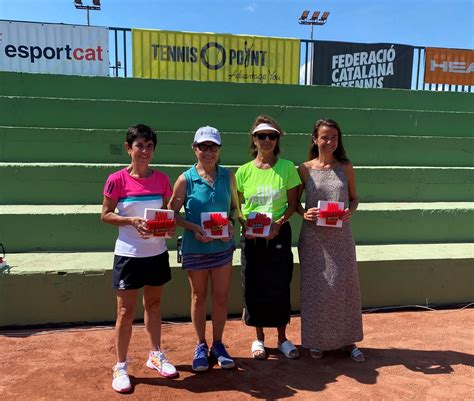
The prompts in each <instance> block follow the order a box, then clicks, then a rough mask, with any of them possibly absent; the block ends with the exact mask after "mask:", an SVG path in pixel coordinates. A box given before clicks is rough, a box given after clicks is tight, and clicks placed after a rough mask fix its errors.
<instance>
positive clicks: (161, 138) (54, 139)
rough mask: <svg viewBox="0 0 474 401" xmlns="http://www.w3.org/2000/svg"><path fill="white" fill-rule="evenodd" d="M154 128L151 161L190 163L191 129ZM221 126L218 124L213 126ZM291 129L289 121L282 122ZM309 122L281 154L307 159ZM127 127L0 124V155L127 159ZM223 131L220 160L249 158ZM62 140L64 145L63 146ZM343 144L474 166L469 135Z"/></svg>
mask: <svg viewBox="0 0 474 401" xmlns="http://www.w3.org/2000/svg"><path fill="white" fill-rule="evenodd" d="M196 128H197V126H196V127H195V128H194V129H193V130H188V131H173V130H171V131H163V130H160V131H159V132H158V147H157V151H156V154H155V162H156V163H162V164H191V163H194V154H193V152H192V151H191V148H190V144H191V142H192V141H193V137H194V131H195V129H196ZM218 128H220V127H218ZM287 129H288V130H292V129H293V128H292V127H291V126H289V127H287ZM310 130H311V126H308V127H306V133H301V132H300V133H298V132H293V131H290V132H289V133H288V134H287V135H286V136H285V137H284V138H283V139H282V141H281V148H282V154H281V156H282V157H284V158H286V159H290V160H293V162H294V163H296V164H300V163H301V162H303V161H305V160H307V158H308V150H309V145H310V143H311V138H310V133H309V132H310ZM125 132H126V126H124V127H122V128H121V129H80V128H78V129H75V128H41V127H9V126H0V160H2V161H5V162H74V163H128V161H129V158H128V155H127V154H126V152H125V150H124V146H123V143H124V142H125ZM222 133H223V148H222V151H221V161H222V163H225V164H235V165H238V164H242V163H244V162H246V161H248V160H249V158H250V155H249V152H248V149H249V143H250V140H249V134H248V132H245V131H241V132H235V131H226V132H224V131H223V132H222ZM65 143H66V144H67V145H65ZM344 147H345V148H346V151H347V154H348V156H349V158H350V159H351V160H352V162H353V163H354V165H364V166H453V167H473V166H474V138H473V137H446V136H401V135H380V134H379V133H378V132H377V131H374V132H373V133H372V134H367V135H362V134H360V135H357V134H352V133H351V132H350V131H348V130H344Z"/></svg>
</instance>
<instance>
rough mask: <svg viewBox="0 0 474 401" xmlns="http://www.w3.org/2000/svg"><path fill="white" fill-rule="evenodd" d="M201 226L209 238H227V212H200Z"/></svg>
mask: <svg viewBox="0 0 474 401" xmlns="http://www.w3.org/2000/svg"><path fill="white" fill-rule="evenodd" d="M201 227H202V228H203V229H204V230H205V231H206V234H207V236H208V237H210V238H215V239H219V238H227V237H228V236H229V218H228V217H227V212H202V213H201Z"/></svg>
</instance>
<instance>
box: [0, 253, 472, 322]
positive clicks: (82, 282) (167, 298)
mask: <svg viewBox="0 0 474 401" xmlns="http://www.w3.org/2000/svg"><path fill="white" fill-rule="evenodd" d="M440 248H443V249H442V250H441V251H440ZM451 248H454V249H453V251H454V253H455V256H447V255H449V254H450V253H453V251H451V252H450V249H451ZM420 249H421V250H420ZM428 252H429V253H428ZM370 253H372V251H371V250H370V249H367V248H366V247H358V249H357V254H358V257H359V262H358V267H359V276H360V284H361V292H362V305H363V307H365V308H372V307H378V306H399V305H414V304H418V305H426V304H429V305H442V304H452V303H464V302H465V303H467V302H470V301H472V300H473V295H474V270H473V269H472V264H473V261H474V254H473V252H472V247H471V248H470V249H469V248H468V246H466V245H463V246H461V245H440V246H428V250H426V251H425V252H424V253H423V250H422V248H421V247H417V248H415V247H413V246H409V245H408V246H398V247H396V249H394V248H393V246H392V248H391V250H390V251H388V252H387V254H393V256H388V257H386V258H385V260H378V259H377V258H373V257H370V256H369V254H370ZM433 253H435V254H439V255H438V258H437V259H436V258H433ZM396 255H398V256H396ZM441 255H445V256H444V258H441V257H440V256H441ZM34 257H35V260H34V261H32V260H30V259H28V257H27V255H25V254H17V255H11V256H10V262H11V264H12V265H15V267H14V268H13V269H12V273H11V274H4V275H1V276H0V294H1V299H2V302H0V327H4V326H15V325H16V326H23V325H35V324H46V323H65V322H75V323H77V322H103V321H113V320H115V316H116V315H115V297H114V293H113V290H112V288H111V284H110V283H111V280H112V278H111V276H112V274H111V269H110V266H111V264H112V259H113V254H112V253H110V252H107V253H92V254H78V253H70V254H58V255H54V254H34ZM294 258H295V269H294V274H293V281H292V284H291V294H292V296H291V305H292V309H293V310H294V311H298V310H299V307H300V303H299V298H298V295H299V281H300V269H299V262H298V255H297V253H296V252H295V255H294ZM170 260H171V262H172V264H174V261H175V260H176V254H175V253H174V252H171V254H170ZM58 265H59V266H65V268H59V267H58ZM239 265H240V264H239V253H238V252H237V253H236V254H235V255H234V266H235V267H234V269H233V274H232V279H231V286H230V290H229V313H230V314H234V315H240V314H241V311H242V290H241V284H240V267H239ZM172 277H173V279H172V280H171V281H170V282H169V283H168V284H166V287H165V291H164V295H163V298H162V304H161V307H162V315H163V318H164V319H173V318H178V317H179V318H183V317H188V318H189V304H190V297H189V285H188V280H187V278H186V274H185V273H184V272H183V271H182V270H181V269H180V268H179V267H178V266H174V267H173V268H172ZM408 277H409V279H407V278H408ZM25 289H28V291H25ZM18 294H22V296H21V297H19V296H18ZM177 294H179V296H178V295H177ZM208 306H209V305H208ZM208 311H209V307H208ZM142 317H143V312H142V307H141V305H140V304H139V303H138V309H137V318H142Z"/></svg>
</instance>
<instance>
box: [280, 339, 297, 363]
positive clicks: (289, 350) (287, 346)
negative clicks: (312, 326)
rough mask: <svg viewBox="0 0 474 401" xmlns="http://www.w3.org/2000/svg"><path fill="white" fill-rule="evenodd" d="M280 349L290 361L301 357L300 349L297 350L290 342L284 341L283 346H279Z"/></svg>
mask: <svg viewBox="0 0 474 401" xmlns="http://www.w3.org/2000/svg"><path fill="white" fill-rule="evenodd" d="M278 349H279V350H280V352H281V353H282V354H283V355H285V356H286V357H287V358H289V359H296V358H298V357H299V356H300V353H299V352H298V348H296V347H295V346H294V345H293V344H292V343H291V341H290V340H286V341H283V342H282V343H281V344H278Z"/></svg>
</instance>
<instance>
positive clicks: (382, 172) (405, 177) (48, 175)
mask: <svg viewBox="0 0 474 401" xmlns="http://www.w3.org/2000/svg"><path fill="white" fill-rule="evenodd" d="M189 153H191V151H190V150H189ZM123 167H125V164H123V165H117V164H114V165H110V164H109V165H107V164H58V163H44V164H37V163H0V182H2V185H3V187H4V188H8V190H7V191H2V192H1V193H0V205H1V204H3V205H15V204H20V205H21V204H38V205H43V204H51V203H53V202H54V203H56V204H81V203H84V204H100V203H101V202H102V190H103V186H104V183H105V180H106V179H107V177H108V175H109V174H111V173H112V172H114V171H117V170H119V169H120V168H123ZM156 168H157V169H158V170H160V171H163V172H164V173H165V174H166V175H167V176H168V177H169V179H170V181H171V182H172V183H173V182H175V181H176V179H177V178H178V176H179V175H180V174H181V173H182V172H183V171H184V170H185V169H186V168H187V166H185V165H179V166H174V165H173V166H171V165H157V166H156ZM231 169H232V170H234V171H235V170H236V167H231ZM355 172H356V179H357V190H358V194H359V199H360V201H361V202H448V201H451V202H469V201H473V200H474V168H473V167H459V168H447V167H434V168H428V167H418V168H416V167H357V166H356V168H355ZM388 182H389V183H390V185H387V183H388ZM38 183H41V184H40V187H39V188H37V186H38ZM28 188H35V190H33V191H29V190H28ZM36 189H37V190H36Z"/></svg>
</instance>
